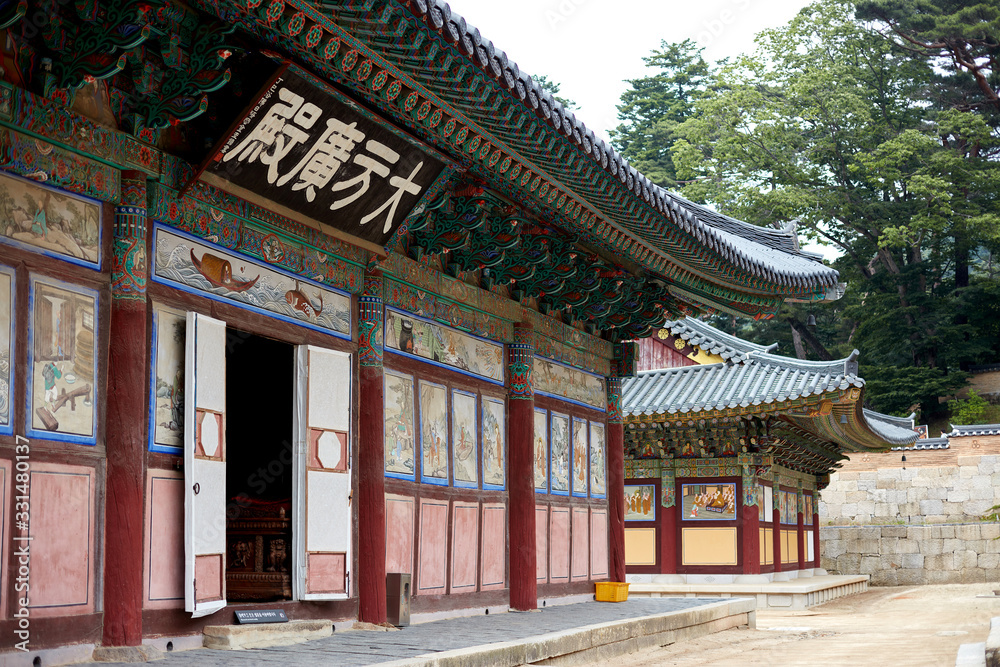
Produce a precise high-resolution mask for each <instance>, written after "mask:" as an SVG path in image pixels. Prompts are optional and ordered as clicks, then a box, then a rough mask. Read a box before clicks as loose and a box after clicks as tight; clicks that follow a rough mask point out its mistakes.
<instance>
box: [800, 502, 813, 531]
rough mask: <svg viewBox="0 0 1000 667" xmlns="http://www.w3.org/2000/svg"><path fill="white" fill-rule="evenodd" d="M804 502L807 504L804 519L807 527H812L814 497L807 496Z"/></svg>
mask: <svg viewBox="0 0 1000 667" xmlns="http://www.w3.org/2000/svg"><path fill="white" fill-rule="evenodd" d="M803 500H804V502H805V512H804V514H803V516H802V518H803V521H804V523H805V524H806V525H809V526H811V525H812V522H813V497H812V496H805V497H804V498H803Z"/></svg>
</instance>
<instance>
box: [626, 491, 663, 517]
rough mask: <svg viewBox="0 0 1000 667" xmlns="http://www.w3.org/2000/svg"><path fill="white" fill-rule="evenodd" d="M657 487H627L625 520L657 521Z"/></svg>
mask: <svg viewBox="0 0 1000 667" xmlns="http://www.w3.org/2000/svg"><path fill="white" fill-rule="evenodd" d="M655 499H656V487H655V486H654V485H652V484H634V485H633V484H626V485H625V520H626V521H655V520H656V502H655Z"/></svg>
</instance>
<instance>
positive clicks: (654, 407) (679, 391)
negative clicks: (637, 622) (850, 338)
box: [622, 317, 917, 601]
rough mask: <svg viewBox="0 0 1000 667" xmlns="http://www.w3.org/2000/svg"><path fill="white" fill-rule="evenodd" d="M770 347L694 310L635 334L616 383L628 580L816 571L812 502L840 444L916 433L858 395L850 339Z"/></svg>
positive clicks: (840, 453)
mask: <svg viewBox="0 0 1000 667" xmlns="http://www.w3.org/2000/svg"><path fill="white" fill-rule="evenodd" d="M775 347H776V345H771V346H766V347H765V346H762V345H757V344H754V343H750V342H748V341H744V340H741V339H740V338H737V337H735V336H731V335H729V334H726V333H724V332H722V331H719V330H718V329H716V328H714V327H712V326H710V325H709V324H707V323H705V322H703V321H701V320H698V319H695V318H692V317H687V318H684V319H679V320H672V321H668V322H666V323H665V325H664V326H663V327H662V328H660V329H658V330H656V331H655V332H653V334H652V336H650V337H649V338H646V339H644V340H642V341H641V342H640V344H639V360H640V362H639V363H640V368H639V372H638V374H637V375H636V376H635V377H630V378H626V379H625V380H624V381H623V389H622V412H623V414H624V417H625V478H626V479H625V526H626V528H625V559H626V570H627V572H628V573H629V576H628V580H629V581H630V582H634V583H635V584H638V586H636V588H637V589H638V590H640V591H645V592H647V593H648V592H650V591H660V590H661V589H662V590H663V591H664V592H687V590H688V589H685V588H683V585H691V586H692V589H691V590H695V589H696V587H697V586H699V585H702V587H704V586H703V585H704V584H706V583H712V584H727V583H729V584H740V583H763V582H774V581H788V580H789V579H795V578H800V577H811V576H813V575H814V574H815V573H823V572H822V570H820V569H819V568H820V563H819V558H820V549H819V536H820V532H819V520H818V517H817V511H816V510H817V507H818V502H819V491H820V490H822V489H823V488H825V486H826V485H827V484H828V483H829V477H830V473H831V472H833V471H834V470H836V469H837V468H839V467H840V466H841V465H843V462H844V461H846V460H847V459H848V454H850V453H865V452H883V451H887V450H888V449H889V448H890V447H905V446H911V445H913V443H914V442H915V441H916V439H917V433H916V432H915V431H914V428H913V418H912V415H911V417H910V418H908V419H901V418H896V417H890V416H888V415H883V414H880V413H877V412H873V411H871V410H868V409H866V408H864V407H863V404H864V392H865V383H864V380H863V379H862V378H861V377H860V376H859V375H858V364H857V351H855V352H854V353H853V354H852V355H851V356H849V357H848V358H846V359H841V360H838V361H821V362H815V361H803V360H799V359H794V358H788V357H783V356H779V355H777V354H774V348H775ZM823 574H825V573H823ZM865 579H866V578H865ZM644 584H652V585H653V586H651V587H650V586H647V587H645V588H644V586H643V585H644ZM679 584H680V585H682V587H681V588H678V587H677V586H678V585H679ZM832 585H834V584H831V586H832ZM865 585H866V584H865ZM647 589H648V590H647ZM849 590H851V589H850V588H848V591H849ZM702 592H705V591H702ZM744 592H746V591H744ZM787 597H788V596H785V595H783V596H782V598H783V599H784V598H787ZM815 599H816V601H819V599H820V598H818V597H817V598H815Z"/></svg>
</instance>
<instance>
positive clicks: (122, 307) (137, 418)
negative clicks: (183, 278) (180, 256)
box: [102, 171, 149, 646]
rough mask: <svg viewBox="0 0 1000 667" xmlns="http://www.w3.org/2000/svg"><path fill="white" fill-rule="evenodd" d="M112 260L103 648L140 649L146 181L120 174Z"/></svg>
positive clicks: (136, 173) (137, 175) (143, 176)
mask: <svg viewBox="0 0 1000 667" xmlns="http://www.w3.org/2000/svg"><path fill="white" fill-rule="evenodd" d="M121 189H122V198H121V204H120V205H119V206H117V207H116V208H115V219H114V241H113V250H114V252H113V254H112V258H111V336H110V338H111V340H110V346H109V350H108V386H107V397H108V399H107V400H108V403H107V418H106V419H107V424H108V425H109V428H108V429H107V435H106V438H105V442H106V447H107V457H106V461H107V471H108V472H107V493H106V499H105V519H104V521H105V531H104V636H103V640H102V643H103V645H104V646H138V645H139V644H141V643H142V534H143V521H144V516H145V512H144V505H143V486H144V484H143V481H144V477H145V455H146V447H145V444H146V423H147V415H146V404H145V397H146V396H147V395H148V394H149V391H148V388H147V387H146V367H147V365H146V361H147V357H146V353H147V352H148V351H149V344H148V342H147V337H146V266H147V265H146V174H145V173H143V172H139V171H123V172H122V175H121Z"/></svg>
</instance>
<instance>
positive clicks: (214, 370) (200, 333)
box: [184, 313, 226, 618]
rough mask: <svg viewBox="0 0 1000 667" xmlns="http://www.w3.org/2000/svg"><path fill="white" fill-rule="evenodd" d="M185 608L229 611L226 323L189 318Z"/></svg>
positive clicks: (196, 316)
mask: <svg viewBox="0 0 1000 667" xmlns="http://www.w3.org/2000/svg"><path fill="white" fill-rule="evenodd" d="M184 373H185V375H184V399H185V400H184V482H185V488H184V609H185V610H187V611H189V612H191V615H192V616H193V617H195V618H197V617H199V616H205V615H207V614H211V613H214V612H216V611H218V610H220V609H222V608H223V607H225V606H226V323H225V322H220V321H219V320H214V319H212V318H211V317H206V316H205V315H199V314H198V313H188V314H187V342H186V349H185V358H184Z"/></svg>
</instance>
